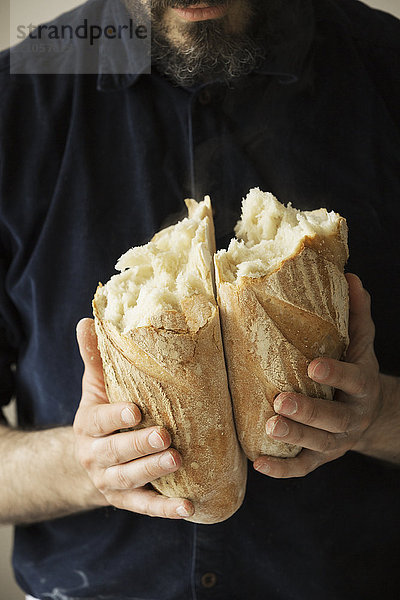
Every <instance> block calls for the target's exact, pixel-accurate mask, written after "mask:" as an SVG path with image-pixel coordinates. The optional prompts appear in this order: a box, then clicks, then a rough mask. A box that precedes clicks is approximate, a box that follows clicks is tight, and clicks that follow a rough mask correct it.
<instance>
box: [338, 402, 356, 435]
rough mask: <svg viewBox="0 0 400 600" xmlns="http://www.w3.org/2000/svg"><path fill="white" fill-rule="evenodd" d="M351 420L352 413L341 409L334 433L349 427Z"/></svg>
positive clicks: (342, 431) (346, 429)
mask: <svg viewBox="0 0 400 600" xmlns="http://www.w3.org/2000/svg"><path fill="white" fill-rule="evenodd" d="M352 422H353V415H352V413H351V412H350V411H349V410H348V409H347V408H346V409H344V410H343V411H341V413H340V416H339V418H338V423H337V428H336V433H344V432H346V431H349V430H350V429H351V426H352Z"/></svg>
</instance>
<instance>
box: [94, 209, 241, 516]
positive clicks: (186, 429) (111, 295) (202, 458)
mask: <svg viewBox="0 0 400 600" xmlns="http://www.w3.org/2000/svg"><path fill="white" fill-rule="evenodd" d="M186 204H187V207H188V211H189V217H188V218H186V219H184V220H183V221H180V222H179V223H177V224H176V225H173V226H171V227H169V228H167V229H164V230H162V231H160V232H159V233H158V234H156V235H155V236H154V237H153V239H152V240H151V241H150V242H149V243H148V244H146V245H145V246H140V247H136V248H132V249H131V250H129V251H128V252H127V253H126V254H124V255H123V256H122V257H121V258H120V259H119V261H118V263H117V265H116V268H117V269H118V270H120V271H121V273H120V274H118V275H114V276H113V277H112V278H111V279H110V280H109V282H108V283H107V284H106V285H105V286H101V285H100V286H99V287H98V289H97V291H96V294H95V297H94V300H93V311H94V317H95V324H96V331H97V336H98V342H99V348H100V353H101V356H102V361H103V369H104V377H105V385H106V390H107V394H108V397H109V400H110V401H111V402H118V401H131V402H134V403H136V404H137V405H138V406H139V407H140V409H141V412H142V415H143V418H142V422H141V425H140V427H148V426H150V425H161V426H164V427H165V428H166V429H167V430H168V431H169V433H170V435H171V438H172V446H173V447H175V448H176V449H177V450H178V451H179V452H180V453H181V455H182V459H183V463H182V466H181V468H180V469H179V470H178V471H176V472H174V473H172V474H170V475H167V476H165V477H161V478H159V479H157V480H156V481H154V482H153V486H154V488H155V489H156V490H158V491H159V492H160V493H162V494H164V495H166V496H170V497H183V498H188V499H189V500H191V501H192V502H193V504H194V507H195V513H194V515H193V516H192V517H190V518H188V519H187V520H189V521H193V522H196V523H216V522H218V521H223V520H224V519H227V518H228V517H229V516H231V515H232V514H233V513H234V512H235V511H236V510H237V509H238V508H239V507H240V505H241V503H242V501H243V497H244V493H245V487H246V474H247V463H246V458H245V456H244V454H243V452H242V450H241V449H240V446H239V443H238V440H237V437H236V432H235V426H234V421H233V414H232V405H231V399H230V395H229V389H228V382H227V375H226V370H225V361H224V354H223V346H222V339H221V331H220V321H219V311H218V307H217V305H216V301H215V298H214V290H213V263H212V255H213V253H214V251H215V241H214V229H213V222H212V212H211V204H210V200H209V198H206V199H205V200H204V201H203V202H200V203H199V204H197V202H195V201H194V200H187V201H186Z"/></svg>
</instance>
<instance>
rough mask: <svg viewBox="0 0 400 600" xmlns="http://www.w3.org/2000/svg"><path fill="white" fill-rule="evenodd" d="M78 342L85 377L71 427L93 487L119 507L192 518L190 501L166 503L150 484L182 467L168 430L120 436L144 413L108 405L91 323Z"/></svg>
mask: <svg viewBox="0 0 400 600" xmlns="http://www.w3.org/2000/svg"><path fill="white" fill-rule="evenodd" d="M77 339H78V344H79V349H80V353H81V356H82V360H83V362H84V365H85V372H84V375H83V380H82V398H81V402H80V405H79V408H78V411H77V413H76V416H75V421H74V426H73V428H74V433H75V439H76V452H77V457H78V460H79V462H80V463H81V465H82V466H83V467H84V469H85V470H86V471H87V473H88V475H89V477H90V479H91V480H92V482H93V484H94V485H95V487H96V488H97V489H98V490H99V491H100V492H101V493H102V494H103V496H104V498H105V500H106V501H107V502H108V503H109V504H111V505H113V506H115V507H117V508H121V509H124V510H130V511H133V512H137V513H141V514H145V515H149V516H153V517H166V518H169V519H179V518H182V517H188V516H191V515H192V514H193V513H194V508H193V505H192V503H191V502H190V501H189V500H185V499H183V498H167V497H166V496H162V495H161V494H159V493H157V492H156V491H155V490H154V489H151V487H150V486H149V485H148V484H149V483H150V482H151V481H153V480H155V479H157V478H158V477H161V476H162V475H167V474H169V473H172V472H173V471H176V470H177V469H179V467H180V465H181V457H180V455H179V453H178V451H177V450H175V449H173V448H169V446H170V444H171V438H170V435H169V433H168V431H167V430H166V429H163V428H162V427H147V428H144V429H138V430H134V431H122V432H121V431H120V430H121V429H127V428H129V427H135V426H136V425H138V423H139V422H140V420H141V414H140V410H139V408H138V407H137V406H136V404H133V403H115V404H110V403H109V401H108V398H107V395H106V391H105V387H104V377H103V368H102V362H101V357H100V353H99V351H98V347H97V337H96V332H95V328H94V321H93V320H92V319H82V320H81V321H80V322H79V323H78V326H77Z"/></svg>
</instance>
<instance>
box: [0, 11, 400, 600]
mask: <svg viewBox="0 0 400 600" xmlns="http://www.w3.org/2000/svg"><path fill="white" fill-rule="evenodd" d="M11 2H12V13H13V15H15V17H16V20H17V21H18V23H21V24H29V23H31V22H32V23H33V24H38V23H40V22H45V21H48V20H50V19H53V18H54V17H56V16H57V15H59V14H60V13H62V12H66V11H68V10H70V9H71V8H73V7H75V6H78V5H79V4H83V2H80V1H77V0H51V1H49V0H11ZM365 4H369V5H370V6H374V7H376V8H379V9H381V10H386V11H387V12H391V13H392V14H394V15H396V16H397V17H399V18H400V0H368V1H367V2H365ZM9 23H10V4H9V0H0V50H1V49H3V48H7V47H8V46H9V45H10V28H9ZM0 493H1V492H0ZM11 540H12V530H11V528H10V527H0V598H1V599H2V600H3V599H4V600H22V599H23V598H24V595H23V594H22V592H21V591H20V590H19V589H18V588H17V586H16V584H15V583H14V579H13V576H12V571H11V568H10V554H11Z"/></svg>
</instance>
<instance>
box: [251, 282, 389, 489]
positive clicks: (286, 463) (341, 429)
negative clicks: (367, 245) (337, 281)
mask: <svg viewBox="0 0 400 600" xmlns="http://www.w3.org/2000/svg"><path fill="white" fill-rule="evenodd" d="M346 278H347V282H348V284H349V297H350V319H349V335H350V345H349V348H348V350H347V353H346V362H344V361H338V360H334V359H331V358H317V359H315V360H313V361H312V362H311V363H310V365H309V368H308V375H309V377H310V378H311V379H313V380H314V381H316V382H318V383H322V384H325V385H330V386H332V387H334V388H336V390H337V391H336V394H335V398H334V400H326V399H321V398H310V397H307V396H304V395H302V394H296V393H291V392H283V393H281V394H279V395H278V396H277V397H276V399H275V402H274V410H275V412H276V413H277V415H276V416H273V417H271V418H270V419H269V420H268V421H267V425H266V429H267V433H268V435H270V436H271V438H272V439H274V440H279V441H282V442H288V443H290V444H296V445H298V446H301V447H302V448H303V449H302V451H301V452H300V454H299V455H298V456H297V457H295V458H283V459H282V458H273V457H269V456H262V457H260V458H258V459H257V460H256V461H255V462H254V468H255V469H257V470H258V471H260V472H261V473H265V474H267V475H269V476H271V477H276V478H286V477H302V476H304V475H306V474H308V473H310V472H311V471H313V470H314V469H316V468H317V467H319V466H321V465H323V464H324V463H327V462H329V461H331V460H334V459H336V458H339V457H340V456H342V455H343V454H345V453H346V452H347V451H348V450H351V449H355V450H356V449H357V445H358V444H360V445H362V438H363V436H364V434H365V433H366V432H367V430H368V429H369V428H370V427H371V425H373V424H374V423H375V421H376V420H377V419H378V418H379V415H380V411H381V409H382V405H383V393H382V383H381V377H380V375H379V365H378V361H377V359H376V356H375V352H374V336H375V327H374V323H373V321H372V317H371V302H370V296H369V294H368V292H367V291H366V290H365V289H364V288H363V286H362V283H361V281H360V279H359V278H358V277H357V276H356V275H353V274H347V275H346Z"/></svg>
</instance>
